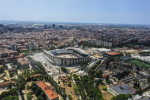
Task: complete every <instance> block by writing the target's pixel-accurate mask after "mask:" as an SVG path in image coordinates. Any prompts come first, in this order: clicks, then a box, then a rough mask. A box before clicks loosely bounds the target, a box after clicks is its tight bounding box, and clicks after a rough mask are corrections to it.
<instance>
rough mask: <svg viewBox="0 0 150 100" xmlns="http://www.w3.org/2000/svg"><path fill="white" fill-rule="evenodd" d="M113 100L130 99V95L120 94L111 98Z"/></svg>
mask: <svg viewBox="0 0 150 100" xmlns="http://www.w3.org/2000/svg"><path fill="white" fill-rule="evenodd" d="M111 100H128V95H126V94H120V95H117V96H114V97H112V98H111Z"/></svg>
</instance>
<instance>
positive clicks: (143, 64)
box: [129, 59, 150, 68]
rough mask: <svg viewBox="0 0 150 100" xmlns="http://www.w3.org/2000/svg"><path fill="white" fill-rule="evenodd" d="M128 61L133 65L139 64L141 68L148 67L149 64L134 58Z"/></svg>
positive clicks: (149, 66)
mask: <svg viewBox="0 0 150 100" xmlns="http://www.w3.org/2000/svg"><path fill="white" fill-rule="evenodd" d="M129 62H130V63H132V64H134V65H136V66H140V67H142V68H150V65H149V64H146V63H144V62H142V61H138V60H136V59H133V60H130V61H129Z"/></svg>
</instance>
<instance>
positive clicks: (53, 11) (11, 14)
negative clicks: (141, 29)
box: [0, 0, 150, 24]
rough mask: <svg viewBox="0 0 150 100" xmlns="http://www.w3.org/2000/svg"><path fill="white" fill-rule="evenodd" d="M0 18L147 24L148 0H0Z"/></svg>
mask: <svg viewBox="0 0 150 100" xmlns="http://www.w3.org/2000/svg"><path fill="white" fill-rule="evenodd" d="M0 20H21V21H53V22H88V23H119V24H150V0H0Z"/></svg>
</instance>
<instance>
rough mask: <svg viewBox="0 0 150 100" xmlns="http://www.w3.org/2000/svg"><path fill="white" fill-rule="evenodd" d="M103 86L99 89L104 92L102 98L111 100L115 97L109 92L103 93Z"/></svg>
mask: <svg viewBox="0 0 150 100" xmlns="http://www.w3.org/2000/svg"><path fill="white" fill-rule="evenodd" d="M102 87H103V86H102V85H101V86H99V89H100V90H101V92H102V96H103V98H104V99H105V100H111V98H112V97H113V95H112V94H111V93H110V92H108V91H103V90H102Z"/></svg>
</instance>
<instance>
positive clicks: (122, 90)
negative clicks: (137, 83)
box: [109, 82, 136, 94]
mask: <svg viewBox="0 0 150 100" xmlns="http://www.w3.org/2000/svg"><path fill="white" fill-rule="evenodd" d="M109 88H111V89H113V90H115V91H116V92H118V93H119V94H129V93H131V94H134V93H135V92H136V90H135V89H134V88H132V87H130V86H128V85H126V84H124V83H121V82H120V83H117V84H113V85H111V86H109Z"/></svg>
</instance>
